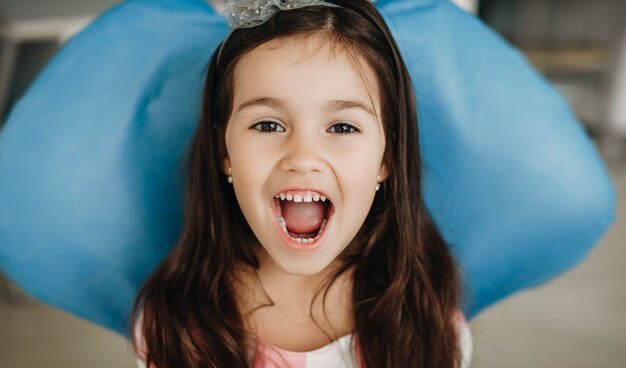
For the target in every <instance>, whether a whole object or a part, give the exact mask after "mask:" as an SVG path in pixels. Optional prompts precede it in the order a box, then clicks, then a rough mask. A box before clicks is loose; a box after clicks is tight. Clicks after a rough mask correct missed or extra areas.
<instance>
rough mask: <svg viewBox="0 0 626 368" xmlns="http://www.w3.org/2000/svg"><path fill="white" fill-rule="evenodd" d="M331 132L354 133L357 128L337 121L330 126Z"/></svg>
mask: <svg viewBox="0 0 626 368" xmlns="http://www.w3.org/2000/svg"><path fill="white" fill-rule="evenodd" d="M330 130H331V132H333V133H338V134H350V133H356V132H358V131H359V130H358V129H357V128H355V127H354V126H352V125H350V124H348V123H337V124H335V125H333V126H331V127H330Z"/></svg>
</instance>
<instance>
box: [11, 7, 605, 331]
mask: <svg viewBox="0 0 626 368" xmlns="http://www.w3.org/2000/svg"><path fill="white" fill-rule="evenodd" d="M377 6H379V8H380V9H381V11H382V13H383V15H384V16H385V17H386V18H387V20H388V21H389V25H390V27H391V28H392V30H393V32H394V34H395V36H396V38H397V40H398V43H399V45H400V47H401V49H402V52H403V55H404V57H405V61H406V62H407V65H408V66H409V69H410V72H411V76H412V78H413V83H414V85H415V90H416V94H417V99H418V106H419V117H420V121H419V125H420V134H421V136H420V143H421V145H422V146H421V147H422V152H423V155H424V167H423V171H424V175H425V179H424V183H423V185H424V189H425V198H426V203H427V206H428V209H429V210H430V212H431V214H432V215H433V217H434V219H435V221H436V223H437V224H438V225H439V227H440V229H441V231H442V233H443V235H444V237H445V238H446V240H447V241H448V242H449V244H450V246H451V248H452V250H453V252H454V254H455V255H456V256H457V259H458V260H459V262H460V265H461V268H462V275H463V283H464V296H465V310H466V313H467V314H468V316H470V317H471V316H473V315H475V314H476V313H478V312H479V311H480V310H482V309H483V308H485V307H487V306H489V305H490V304H492V303H494V302H496V301H498V300H500V299H502V298H504V297H506V296H507V295H510V294H511V293H513V292H515V291H518V290H521V289H523V288H527V287H531V286H535V285H539V284H540V283H542V282H545V281H546V280H548V279H550V278H552V277H554V276H556V275H558V274H559V273H561V272H563V271H564V270H566V269H568V268H570V267H572V266H573V265H575V264H576V263H578V262H580V261H581V260H582V259H583V258H584V257H585V255H586V254H587V253H588V252H589V250H590V249H591V247H592V246H593V245H594V243H596V241H597V240H598V239H599V238H600V236H601V235H602V234H603V233H604V232H605V230H606V229H607V228H608V226H609V225H610V224H611V222H612V221H613V219H614V210H615V192H614V188H613V187H612V184H611V181H610V179H609V176H608V174H607V171H606V169H605V167H604V166H603V164H602V161H601V160H600V159H599V157H598V154H597V152H596V150H595V149H594V146H593V143H592V141H591V140H590V139H589V138H588V136H587V135H586V134H585V132H584V130H583V129H582V128H581V126H580V124H579V123H578V122H577V121H576V119H575V117H574V116H573V115H572V112H571V110H570V108H569V107H568V105H567V103H566V102H565V101H564V100H563V98H562V97H561V96H560V95H559V94H558V93H557V92H556V91H555V90H554V89H553V88H552V87H551V86H550V84H549V83H547V82H546V81H545V80H544V79H543V78H541V77H540V76H539V75H538V74H537V73H536V72H535V71H533V69H532V68H530V67H529V66H528V64H527V62H526V61H525V59H524V57H523V56H522V55H521V54H520V53H519V52H517V51H516V50H515V49H513V48H512V47H510V46H509V45H507V43H506V42H504V41H503V40H502V39H501V38H500V37H498V36H497V35H496V34H494V33H493V32H492V31H491V30H489V29H488V28H487V27H486V26H485V25H483V24H482V23H481V22H480V21H479V20H477V19H476V18H474V17H473V16H471V15H468V14H466V13H464V12H463V11H461V10H459V9H458V8H456V7H455V6H454V5H452V4H451V3H448V2H447V1H444V0H396V1H392V0H388V1H382V0H379V1H378V2H377ZM227 33H228V28H227V26H226V25H225V23H224V19H223V18H222V17H221V15H219V14H216V13H215V12H214V11H213V10H212V9H211V8H210V7H209V6H208V5H207V4H206V3H205V2H204V1H202V0H179V1H171V0H153V1H149V0H133V1H128V2H126V3H124V4H122V5H120V6H117V7H115V8H113V9H111V10H110V11H108V12H107V13H105V14H103V15H102V16H101V17H100V18H99V19H97V20H96V21H95V22H94V23H93V24H91V25H90V26H89V27H88V28H87V29H85V30H84V31H83V32H81V33H80V34H79V35H77V36H76V37H74V38H73V39H72V40H71V41H70V42H68V43H67V45H66V46H65V47H64V48H63V49H62V50H61V51H60V52H59V53H58V54H57V55H56V56H55V58H54V59H53V61H52V62H51V63H50V64H49V65H48V66H47V67H46V69H45V71H44V72H43V73H42V74H41V75H40V76H39V78H38V79H37V80H36V82H35V83H34V85H33V86H32V87H31V88H30V90H29V91H28V93H27V94H26V95H25V96H24V97H23V98H22V99H21V100H20V101H19V103H18V104H17V105H16V107H15V108H14V109H13V111H12V112H11V114H10V116H9V118H8V120H7V122H6V125H5V127H4V129H3V131H2V132H1V135H0V267H1V268H2V270H3V271H4V272H5V273H6V275H7V276H8V277H10V278H11V279H12V280H14V281H15V282H17V283H18V284H19V285H20V286H21V287H22V288H23V289H24V290H25V291H26V292H28V293H29V294H31V295H33V296H34V297H36V298H39V299H40V300H42V301H44V302H46V303H49V304H52V305H54V306H57V307H60V308H62V309H65V310H67V311H69V312H71V313H74V314H76V315H78V316H81V317H83V318H86V319H88V320H90V321H93V322H95V323H97V324H100V325H103V326H105V327H108V328H110V329H113V330H115V331H118V332H120V333H122V334H126V332H127V331H126V328H127V327H126V325H127V320H128V316H129V312H130V308H131V306H132V303H133V301H134V297H135V293H136V292H137V289H138V287H139V286H140V285H141V283H142V281H143V280H144V279H145V278H146V277H147V276H148V275H149V274H150V273H151V271H152V270H153V269H154V267H155V266H156V265H157V264H158V263H159V262H160V260H161V259H162V258H163V257H164V256H165V255H166V254H167V252H168V251H169V250H170V249H171V247H172V246H173V245H174V243H175V241H176V240H177V236H178V233H179V230H180V227H181V218H182V203H181V184H182V180H183V179H182V177H183V174H181V173H184V167H181V166H180V165H179V163H180V158H181V155H182V153H183V152H184V150H185V148H186V146H187V145H188V144H189V141H190V138H191V135H192V134H193V131H194V129H195V126H196V121H197V115H198V110H199V109H198V107H199V103H200V94H201V89H202V83H203V75H204V73H205V72H206V65H207V62H208V60H209V58H210V56H211V54H212V53H213V51H214V50H215V48H216V46H217V45H218V43H219V42H220V41H221V40H222V39H223V38H224V37H225V35H226V34H227Z"/></svg>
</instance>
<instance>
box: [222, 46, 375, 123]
mask: <svg viewBox="0 0 626 368" xmlns="http://www.w3.org/2000/svg"><path fill="white" fill-rule="evenodd" d="M233 84H234V100H235V101H234V102H235V106H236V104H237V102H238V101H241V100H245V99H248V98H253V97H262V96H270V97H277V98H281V99H284V100H286V101H287V102H294V103H300V104H302V103H304V102H308V103H310V104H315V103H317V102H319V103H322V102H324V101H327V100H333V99H358V100H362V101H365V102H367V103H368V104H369V105H370V107H371V108H372V109H373V110H375V111H376V113H377V115H380V98H379V92H378V90H379V88H378V82H377V79H376V78H375V75H374V72H373V71H372V69H371V67H370V66H369V64H368V63H367V62H366V61H365V59H364V58H362V57H361V56H360V55H358V54H357V53H354V52H350V51H348V50H347V49H346V48H345V47H342V46H341V45H339V44H337V43H336V42H331V41H329V40H328V39H325V38H323V37H321V36H309V37H294V38H282V39H278V40H273V41H270V42H267V43H265V44H262V45H260V46H258V47H256V48H254V49H253V50H252V51H250V52H248V53H247V54H245V55H244V56H243V57H242V58H241V59H240V60H239V62H238V63H237V65H236V66H235V70H234V73H233Z"/></svg>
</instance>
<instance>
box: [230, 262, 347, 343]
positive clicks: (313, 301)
mask: <svg viewBox="0 0 626 368" xmlns="http://www.w3.org/2000/svg"><path fill="white" fill-rule="evenodd" d="M259 263H260V267H259V269H258V270H250V269H246V270H243V271H242V272H239V273H238V274H239V279H240V281H241V282H239V283H238V284H237V285H236V287H235V289H236V294H237V299H238V300H239V308H240V311H241V314H242V318H243V319H244V323H245V325H246V329H247V330H249V331H255V330H257V329H259V328H263V327H261V326H263V325H265V324H266V323H269V322H270V321H271V323H284V324H285V325H290V326H307V328H310V327H311V326H317V323H319V324H320V325H321V326H322V328H323V329H325V330H329V329H330V331H332V330H339V331H338V332H339V333H340V334H345V333H347V332H349V331H351V330H352V328H353V327H352V326H353V324H354V323H353V322H352V319H353V315H352V271H351V270H348V271H346V272H344V273H343V274H342V275H340V276H339V277H338V279H337V280H336V281H335V282H334V283H333V284H332V286H331V287H330V288H329V289H328V294H327V297H326V302H325V305H324V303H323V299H324V290H325V288H326V287H327V282H328V281H329V278H330V277H332V275H333V273H334V272H336V271H337V270H338V269H339V267H341V262H340V261H339V260H335V261H334V262H333V263H331V264H330V265H329V266H328V267H327V268H325V269H324V270H323V271H321V272H320V273H318V274H315V275H306V276H303V275H293V274H290V273H287V272H285V271H283V270H282V269H281V268H280V267H278V266H277V265H276V264H275V263H274V262H273V261H272V260H271V258H270V257H269V255H267V253H266V252H265V251H264V250H263V251H261V252H260V254H259ZM260 306H266V307H262V308H259V307H260ZM314 321H316V322H317V323H315V322H314ZM313 328H319V326H317V327H313Z"/></svg>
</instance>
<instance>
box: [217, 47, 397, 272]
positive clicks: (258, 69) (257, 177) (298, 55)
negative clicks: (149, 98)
mask: <svg viewBox="0 0 626 368" xmlns="http://www.w3.org/2000/svg"><path fill="white" fill-rule="evenodd" d="M359 65H361V66H362V68H360V70H355V63H354V61H353V60H352V59H350V57H349V55H348V54H347V53H345V52H343V51H341V49H340V48H336V49H334V50H333V49H332V47H329V46H327V44H324V43H323V41H321V39H318V38H311V37H309V38H307V39H305V40H303V39H302V38H293V39H282V40H277V41H272V42H268V43H266V44H263V45H261V46H259V47H257V48H255V49H254V50H252V51H251V52H249V53H247V54H246V55H245V56H243V58H242V59H241V60H240V61H239V62H238V63H237V65H236V68H235V71H234V79H233V86H234V93H233V111H232V114H231V116H230V119H229V121H228V125H227V128H226V133H225V139H226V148H227V154H228V157H227V159H225V161H224V171H225V173H226V174H227V175H232V177H233V183H232V184H233V186H234V191H235V195H236V197H237V201H238V202H239V205H240V207H241V210H242V212H243V214H244V216H245V218H246V220H247V221H248V223H249V224H250V227H251V229H252V231H253V232H254V234H255V235H256V237H257V238H258V240H259V242H260V244H261V245H262V247H263V249H264V250H265V251H266V252H267V254H268V255H269V257H260V258H261V259H267V260H268V261H269V262H271V263H272V264H271V265H269V264H266V265H264V264H263V262H262V264H261V266H262V267H265V266H271V267H276V266H277V267H279V268H280V269H282V270H283V271H285V272H287V273H290V274H294V275H303V276H306V275H314V274H318V273H319V272H320V271H322V270H324V269H325V268H326V267H327V266H329V264H330V263H331V262H332V261H333V260H334V259H335V258H336V257H337V256H338V255H339V254H340V253H341V252H342V251H343V250H344V249H345V248H346V246H347V245H348V244H349V243H350V241H351V240H352V239H353V238H354V237H355V235H356V234H357V232H358V230H359V229H360V227H361V226H362V224H363V222H364V220H365V218H366V216H367V213H368V212H369V210H370V207H371V206H372V202H373V200H374V196H375V194H376V191H375V187H376V184H377V177H378V176H380V180H384V179H385V178H386V175H387V174H386V170H385V167H384V165H383V164H382V159H383V152H384V150H385V137H384V133H383V126H382V122H381V121H380V119H379V118H378V116H380V111H381V110H380V99H379V96H378V86H377V84H376V82H375V80H376V79H375V77H374V75H373V72H372V71H371V69H370V68H369V67H368V66H366V65H367V64H366V63H365V61H364V60H360V62H359ZM309 191H310V193H308V192H309ZM281 193H282V194H285V195H286V198H285V199H289V197H290V196H293V197H295V201H298V199H299V198H298V197H297V196H296V195H297V194H300V195H301V196H302V197H303V202H302V203H299V202H294V201H291V202H290V203H285V201H281V199H280V198H278V199H277V198H276V196H280V194H281ZM316 193H317V194H318V195H325V196H326V197H327V199H326V202H322V201H321V199H320V201H317V202H315V199H316ZM307 194H309V195H310V197H312V199H311V200H312V202H311V203H308V202H304V201H307V200H309V198H307ZM328 203H332V204H331V205H329V204H328ZM281 214H282V216H280V215H281ZM281 217H283V218H284V219H285V220H286V227H287V229H288V231H289V230H294V229H299V230H301V231H292V235H293V234H294V233H298V234H303V233H305V232H307V231H308V232H310V233H311V234H309V235H306V236H308V237H311V238H312V239H313V237H314V236H316V235H315V234H320V237H319V238H318V239H317V240H315V241H314V242H312V243H308V242H302V243H301V242H299V241H297V240H296V241H294V240H292V239H291V238H292V237H290V236H288V235H287V234H286V233H285V231H284V230H283V226H282V224H281V222H282V218H281ZM324 218H326V226H325V227H324V228H323V229H321V231H319V230H317V229H318V228H320V226H321V225H320V222H321V221H322V220H323V219H324ZM305 229H306V231H305ZM303 237H304V235H303ZM296 238H297V237H296Z"/></svg>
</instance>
